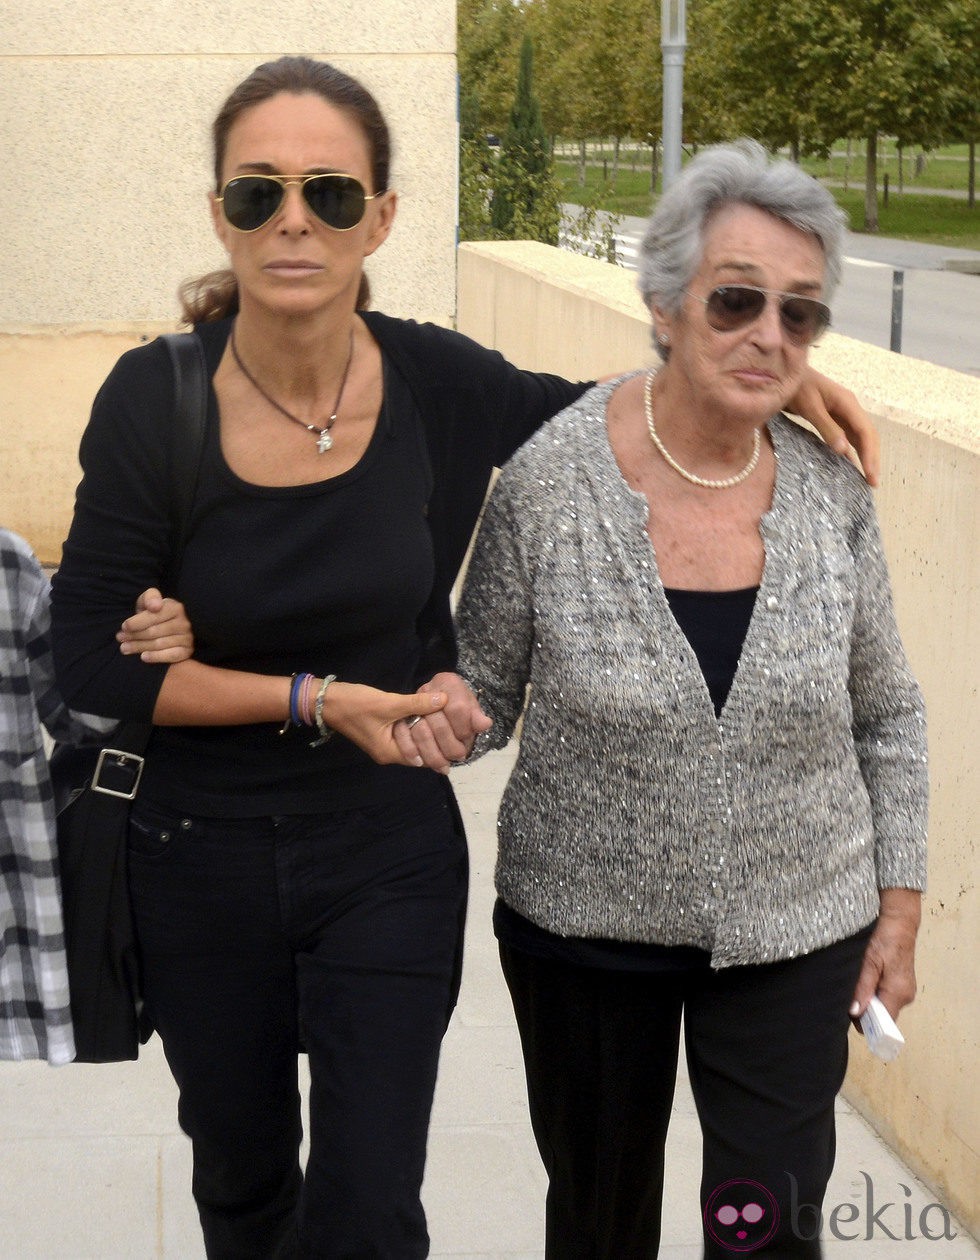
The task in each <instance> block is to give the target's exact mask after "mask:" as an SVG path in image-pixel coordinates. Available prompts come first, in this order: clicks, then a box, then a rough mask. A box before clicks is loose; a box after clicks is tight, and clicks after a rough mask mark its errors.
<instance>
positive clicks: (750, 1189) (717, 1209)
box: [704, 1178, 779, 1252]
mask: <svg viewBox="0 0 980 1260" xmlns="http://www.w3.org/2000/svg"><path fill="white" fill-rule="evenodd" d="M704 1227H705V1230H706V1231H707V1232H708V1234H709V1235H710V1236H711V1237H712V1238H713V1239H714V1240H715V1242H717V1243H719V1244H720V1245H721V1246H722V1247H727V1248H728V1250H729V1251H745V1252H749V1251H756V1250H758V1248H759V1247H761V1246H763V1245H764V1244H765V1243H767V1242H768V1241H769V1239H770V1238H772V1236H773V1234H775V1232H776V1230H777V1229H778V1228H779V1205H778V1204H777V1203H776V1200H775V1198H773V1196H772V1195H771V1194H770V1192H769V1191H768V1190H767V1189H766V1187H765V1186H764V1185H762V1184H761V1183H760V1182H758V1181H749V1180H748V1179H746V1178H735V1179H733V1180H732V1181H726V1182H724V1183H723V1184H722V1185H720V1186H718V1187H717V1188H716V1189H714V1190H713V1191H712V1192H711V1194H710V1196H709V1198H708V1201H707V1203H705V1205H704Z"/></svg>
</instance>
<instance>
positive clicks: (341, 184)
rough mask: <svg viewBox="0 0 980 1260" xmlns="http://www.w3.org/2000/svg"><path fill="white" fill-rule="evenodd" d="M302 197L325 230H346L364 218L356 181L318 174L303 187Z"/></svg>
mask: <svg viewBox="0 0 980 1260" xmlns="http://www.w3.org/2000/svg"><path fill="white" fill-rule="evenodd" d="M303 196H304V197H305V198H306V204H307V205H308V206H309V207H310V209H311V210H312V211H313V213H314V214H315V215H316V217H317V218H318V219H320V220H321V221H322V222H323V223H325V224H326V225H327V227H332V228H336V229H338V230H339V231H346V230H347V229H348V228H352V227H357V225H358V223H360V221H361V219H362V218H363V217H364V189H363V188H362V187H361V185H360V184H359V183H358V182H357V180H356V179H347V178H346V177H345V176H343V175H319V176H315V177H314V178H313V179H308V180H307V181H306V183H305V184H304V185H303Z"/></svg>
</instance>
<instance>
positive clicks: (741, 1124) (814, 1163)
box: [500, 929, 870, 1260]
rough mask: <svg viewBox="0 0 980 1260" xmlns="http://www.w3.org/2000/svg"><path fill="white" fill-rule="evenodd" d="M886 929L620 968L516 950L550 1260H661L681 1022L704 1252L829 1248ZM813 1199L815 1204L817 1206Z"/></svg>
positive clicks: (799, 1252) (803, 1253)
mask: <svg viewBox="0 0 980 1260" xmlns="http://www.w3.org/2000/svg"><path fill="white" fill-rule="evenodd" d="M869 932H870V929H867V930H866V931H864V932H862V933H860V934H859V935H857V936H855V937H851V938H849V939H848V940H845V941H842V942H840V943H839V944H836V945H832V946H830V947H828V948H827V949H822V950H819V951H817V952H815V953H813V954H809V955H806V956H804V957H802V958H796V959H791V960H788V961H786V962H778V963H773V964H770V965H766V966H754V967H736V968H730V969H726V970H723V971H717V972H712V971H711V970H710V968H709V967H707V966H706V965H704V966H694V967H692V968H690V969H688V970H685V971H682V972H660V973H654V972H636V971H632V972H629V971H613V970H605V969H600V968H595V967H582V966H576V965H573V964H569V963H565V962H556V961H553V960H547V959H542V958H538V957H536V956H534V955H532V954H529V953H524V952H520V951H518V950H515V949H513V948H511V947H509V946H507V945H505V944H501V947H500V954H501V961H502V964H503V969H504V975H505V977H506V979H507V983H508V986H509V988H510V992H511V997H512V998H513V1002H514V1010H515V1012H516V1015H517V1023H518V1027H519V1029H520V1035H521V1042H522V1046H523V1051H524V1062H525V1068H526V1071H527V1083H528V1101H529V1105H530V1112H531V1122H532V1125H533V1128H534V1134H535V1138H536V1140H537V1144H538V1150H539V1151H540V1153H541V1158H542V1160H543V1161H544V1164H545V1168H546V1169H547V1173H548V1179H549V1188H548V1199H547V1208H546V1239H547V1241H546V1252H545V1254H546V1256H547V1257H548V1260H651V1258H652V1257H655V1256H656V1255H657V1252H658V1249H659V1245H660V1218H661V1199H662V1195H663V1182H664V1142H665V1140H666V1135H667V1125H668V1122H669V1119H670V1110H671V1103H672V1101H673V1094H674V1081H675V1077H676V1073H677V1055H678V1046H679V1040H680V1027H681V1019H682V1018H683V1020H684V1037H685V1046H686V1051H687V1061H688V1069H689V1073H690V1080H691V1087H692V1091H693V1093H694V1099H695V1103H696V1105H697V1110H698V1116H699V1118H700V1122H701V1129H702V1135H703V1164H702V1177H701V1204H702V1212H703V1230H704V1246H705V1256H707V1257H711V1258H712V1260H715V1258H717V1257H728V1256H740V1255H745V1254H746V1253H747V1252H751V1254H753V1255H755V1254H765V1255H767V1256H773V1257H776V1256H779V1257H782V1256H785V1257H814V1256H819V1255H820V1254H821V1253H820V1244H819V1241H817V1240H815V1239H813V1238H811V1237H810V1235H811V1234H812V1233H813V1232H814V1227H813V1222H814V1220H815V1212H814V1211H813V1208H819V1207H820V1205H821V1204H822V1202H823V1197H824V1193H825V1191H826V1187H827V1181H828V1179H829V1177H830V1173H831V1170H832V1169H833V1164H834V1154H835V1134H834V1099H835V1097H836V1094H837V1092H838V1090H839V1089H840V1086H841V1083H842V1081H843V1079H844V1071H845V1068H846V1066H847V1030H848V1025H849V1018H848V1014H847V1009H848V1006H849V1005H850V1002H851V998H852V996H853V990H854V985H855V983H856V981H857V976H858V972H859V970H860V966H861V960H862V958H863V955H864V949H865V945H866V943H867V939H868V935H869ZM809 1205H812V1207H811V1206H809Z"/></svg>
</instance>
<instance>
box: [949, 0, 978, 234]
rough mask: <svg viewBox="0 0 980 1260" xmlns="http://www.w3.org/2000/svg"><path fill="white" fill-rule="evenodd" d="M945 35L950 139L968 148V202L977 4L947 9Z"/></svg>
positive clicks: (960, 2) (962, 0) (972, 181)
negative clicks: (949, 89) (949, 79)
mask: <svg viewBox="0 0 980 1260" xmlns="http://www.w3.org/2000/svg"><path fill="white" fill-rule="evenodd" d="M943 25H944V34H945V36H946V42H947V47H948V48H949V50H950V62H951V68H952V72H951V76H950V78H951V89H952V90H951V101H950V121H949V135H948V139H950V140H959V141H960V142H962V143H965V144H967V145H969V162H970V169H969V175H968V182H967V188H968V191H967V202H968V204H969V206H970V209H971V210H972V209H973V207H974V206H975V205H976V197H977V136H980V5H978V4H977V3H976V0H957V2H955V3H950V4H948V5H947V6H946V14H945V21H944V24H943Z"/></svg>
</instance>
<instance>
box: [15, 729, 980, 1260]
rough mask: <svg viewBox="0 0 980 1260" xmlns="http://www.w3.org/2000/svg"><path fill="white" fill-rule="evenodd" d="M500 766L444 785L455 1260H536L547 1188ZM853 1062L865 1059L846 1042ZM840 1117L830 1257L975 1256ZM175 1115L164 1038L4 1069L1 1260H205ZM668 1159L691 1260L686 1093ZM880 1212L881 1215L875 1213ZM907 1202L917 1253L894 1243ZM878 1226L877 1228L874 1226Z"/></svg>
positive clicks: (443, 1119) (441, 1226)
mask: <svg viewBox="0 0 980 1260" xmlns="http://www.w3.org/2000/svg"><path fill="white" fill-rule="evenodd" d="M510 764H511V754H510V753H509V752H503V753H496V754H492V755H491V756H489V757H486V758H484V760H483V761H482V762H479V763H478V764H477V765H475V766H473V767H470V768H467V769H464V770H460V771H457V772H456V784H457V787H458V790H459V794H460V799H461V801H462V804H463V807H464V811H465V814H466V817H467V827H468V830H469V834H470V843H471V853H472V872H473V873H472V900H471V908H470V920H469V922H470V927H469V935H468V943H467V951H466V966H465V973H464V979H463V988H462V993H461V997H460V1003H459V1009H458V1012H457V1014H456V1016H455V1018H454V1020H453V1025H452V1027H451V1029H450V1032H449V1035H448V1038H447V1041H446V1046H445V1052H444V1055H443V1064H442V1071H441V1074H440V1080H439V1088H438V1094H437V1099H436V1106H435V1113H434V1117H433V1127H432V1135H431V1141H430V1149H429V1170H428V1175H427V1178H426V1184H425V1201H426V1207H427V1210H428V1214H429V1223H430V1230H431V1234H432V1254H433V1256H440V1257H449V1256H452V1257H456V1260H463V1258H468V1260H540V1257H541V1255H542V1241H541V1240H542V1224H541V1221H542V1200H543V1195H544V1186H545V1183H544V1175H543V1173H542V1171H541V1167H540V1164H539V1162H538V1158H537V1154H536V1152H535V1149H534V1145H533V1142H532V1140H531V1137H530V1134H529V1130H528V1125H527V1116H526V1107H525V1099H524V1085H523V1076H522V1071H521V1065H520V1051H519V1046H518V1041H517V1035H516V1033H515V1031H514V1026H513V1020H512V1018H511V1013H510V1006H509V1001H508V998H507V994H506V990H505V989H504V986H503V982H502V980H501V979H500V976H499V972H498V967H497V961H496V950H495V947H494V943H493V940H492V936H491V932H490V929H489V921H490V908H491V905H492V901H493V889H492V874H493V853H494V817H495V812H496V805H497V801H498V799H499V796H500V791H501V789H502V787H503V783H504V779H505V776H506V774H507V772H508V770H509V767H510ZM853 1052H854V1053H855V1054H861V1053H865V1050H864V1048H863V1047H862V1046H860V1045H855V1047H854V1051H853ZM882 1070H886V1069H884V1068H883V1069H882ZM839 1110H840V1114H839V1120H838V1155H837V1169H836V1172H835V1174H834V1178H833V1180H832V1182H831V1186H830V1191H829V1194H828V1198H827V1205H828V1219H829V1212H830V1209H831V1208H832V1207H833V1206H835V1205H838V1204H843V1205H847V1206H846V1208H845V1210H844V1211H842V1212H841V1213H839V1214H838V1218H837V1219H838V1221H840V1222H843V1223H842V1224H841V1225H840V1228H839V1230H838V1233H844V1234H853V1235H856V1237H855V1238H854V1239H853V1240H851V1241H845V1240H841V1241H836V1240H835V1239H834V1238H833V1237H832V1236H831V1234H830V1233H829V1232H825V1234H824V1236H825V1237H826V1238H827V1239H828V1242H827V1246H826V1256H827V1257H828V1260H843V1258H845V1257H850V1258H851V1260H873V1258H879V1257H882V1258H883V1257H888V1258H889V1260H919V1258H920V1257H921V1258H922V1260H927V1258H928V1260H965V1258H966V1257H971V1258H973V1260H977V1258H978V1257H980V1248H978V1247H977V1246H976V1245H975V1243H973V1242H972V1241H971V1240H970V1239H969V1238H968V1237H967V1236H966V1235H965V1234H963V1233H962V1232H961V1231H960V1229H959V1226H958V1225H956V1224H955V1222H954V1223H953V1227H952V1228H953V1229H954V1230H955V1231H956V1233H957V1235H958V1236H957V1237H956V1238H954V1239H953V1240H952V1241H936V1242H930V1241H928V1240H926V1239H925V1238H924V1237H923V1236H922V1230H921V1228H920V1227H919V1221H920V1218H921V1215H922V1212H923V1209H924V1208H926V1207H927V1205H928V1204H930V1203H932V1201H933V1197H934V1196H933V1195H932V1194H931V1193H930V1191H929V1190H928V1189H926V1188H925V1187H924V1186H923V1185H922V1184H921V1183H919V1182H917V1181H916V1180H915V1178H914V1177H913V1176H912V1174H911V1173H910V1172H909V1170H908V1169H907V1168H905V1167H904V1166H903V1165H902V1164H901V1163H899V1162H898V1161H897V1160H896V1159H895V1158H894V1156H893V1155H892V1154H891V1152H890V1151H889V1150H888V1149H887V1148H886V1147H885V1146H884V1145H883V1144H882V1143H881V1142H880V1141H879V1140H878V1139H877V1137H876V1136H875V1135H874V1133H873V1132H872V1131H871V1130H870V1129H869V1128H868V1127H867V1125H866V1124H865V1123H864V1121H863V1120H862V1119H861V1118H860V1117H859V1116H857V1115H856V1114H855V1113H854V1112H853V1111H852V1110H851V1109H850V1108H849V1107H848V1106H847V1105H846V1104H844V1103H841V1104H840V1109H839ZM174 1113H175V1090H174V1086H173V1083H172V1082H171V1080H170V1077H169V1075H168V1073H167V1069H166V1065H165V1064H164V1062H163V1056H162V1054H161V1052H160V1042H159V1039H158V1038H154V1039H153V1041H151V1043H150V1045H149V1046H148V1047H147V1048H146V1051H145V1053H144V1056H143V1057H142V1058H141V1059H140V1061H139V1063H135V1064H121V1065H113V1066H106V1067H92V1066H81V1065H80V1066H78V1067H67V1068H60V1069H49V1068H47V1067H45V1066H44V1065H41V1064H13V1063H3V1064H0V1117H2V1120H0V1260H200V1257H202V1256H203V1254H204V1252H203V1247H202V1245H201V1242H200V1236H199V1233H198V1228H197V1222H196V1217H195V1213H194V1209H193V1206H192V1203H191V1198H190V1191H189V1184H190V1152H189V1146H188V1143H187V1141H186V1139H185V1138H184V1137H183V1136H182V1135H181V1133H180V1132H179V1130H178V1128H177V1124H176V1119H175V1114H174ZM668 1162H669V1171H668V1186H667V1193H666V1196H665V1200H666V1212H665V1229H664V1241H663V1247H662V1248H661V1251H660V1255H661V1257H663V1258H664V1260H696V1258H697V1257H699V1256H700V1255H701V1248H700V1244H699V1241H698V1240H699V1237H700V1230H699V1219H698V1202H697V1184H698V1175H699V1136H698V1125H697V1120H696V1117H695V1114H694V1109H693V1104H692V1102H691V1098H690V1094H689V1091H688V1090H687V1087H686V1082H683V1081H682V1082H681V1083H680V1088H679V1089H678V1094H677V1098H676V1101H675V1105H674V1116H673V1121H672V1125H671V1134H670V1149H669V1156H668ZM869 1194H870V1195H871V1198H872V1202H873V1206H872V1208H871V1211H870V1212H869V1210H868V1203H869ZM889 1202H890V1203H891V1204H892V1207H891V1208H886V1209H885V1210H884V1211H881V1209H882V1207H883V1205H884V1204H886V1203H889ZM907 1206H908V1208H910V1215H909V1220H910V1221H911V1223H912V1233H913V1235H914V1237H912V1238H911V1239H907V1238H904V1237H903V1235H904V1234H905V1232H906V1229H905V1219H906V1216H905V1209H906V1207H907ZM876 1212H877V1213H880V1214H879V1215H878V1222H879V1224H877V1225H875V1224H874V1223H873V1221H871V1219H870V1218H871V1217H872V1216H873V1215H874V1213H876ZM869 1225H870V1233H871V1237H870V1239H869V1238H868V1237H867V1234H868V1232H869ZM926 1226H927V1228H928V1229H929V1231H930V1232H933V1233H938V1232H940V1231H941V1228H942V1225H941V1214H940V1212H939V1210H938V1209H930V1210H929V1212H927V1215H926ZM885 1228H887V1229H888V1230H889V1231H890V1233H891V1234H894V1235H896V1236H897V1237H898V1239H899V1241H898V1242H896V1241H893V1240H892V1239H890V1238H889V1237H888V1235H887V1234H886V1233H885ZM651 1260H652V1257H651Z"/></svg>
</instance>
